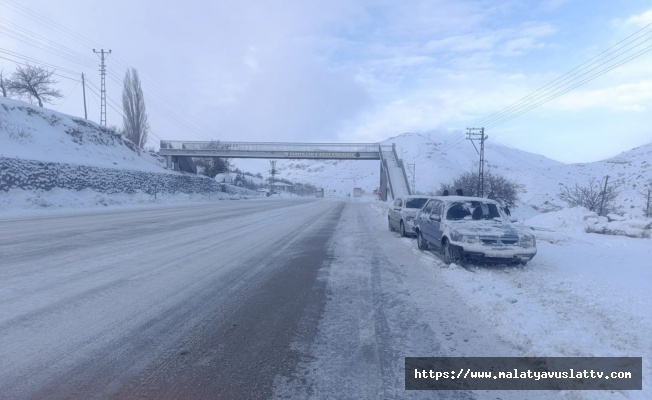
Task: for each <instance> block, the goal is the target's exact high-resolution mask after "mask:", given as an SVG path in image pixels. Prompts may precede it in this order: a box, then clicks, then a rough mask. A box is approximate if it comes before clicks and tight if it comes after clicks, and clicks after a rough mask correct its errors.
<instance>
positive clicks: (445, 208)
mask: <svg viewBox="0 0 652 400" xmlns="http://www.w3.org/2000/svg"><path fill="white" fill-rule="evenodd" d="M414 225H415V232H416V235H417V246H418V247H419V249H421V250H428V249H432V250H437V251H440V252H441V253H442V256H443V258H444V262H445V263H446V264H450V263H453V262H456V263H482V264H521V265H525V264H526V263H527V262H528V261H530V260H531V259H532V258H533V257H534V256H535V255H536V253H537V248H536V240H535V238H534V236H533V235H531V234H529V233H527V232H525V231H523V230H522V229H520V228H518V227H517V226H515V225H513V224H512V223H511V222H510V221H509V219H508V217H507V215H506V214H505V211H504V210H503V209H502V208H501V206H500V204H499V203H498V202H496V201H494V200H490V199H484V198H480V197H468V196H436V197H431V198H430V199H429V200H428V202H427V203H426V204H425V205H424V206H423V208H422V209H421V210H420V211H419V212H418V213H417V215H416V217H415V220H414Z"/></svg>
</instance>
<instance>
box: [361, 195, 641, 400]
mask: <svg viewBox="0 0 652 400" xmlns="http://www.w3.org/2000/svg"><path fill="white" fill-rule="evenodd" d="M373 208H375V209H376V210H377V212H378V213H380V214H381V215H380V218H385V219H386V218H387V214H386V209H387V204H386V203H383V202H378V203H377V204H374V205H373ZM611 219H612V221H609V219H608V218H606V217H604V218H599V217H597V215H596V214H595V213H593V212H590V211H588V210H586V209H583V208H573V209H564V210H560V211H558V212H550V213H545V214H540V215H538V216H535V217H533V218H530V219H528V220H526V221H525V222H524V225H525V226H526V227H528V226H529V227H531V228H532V229H533V230H532V232H533V233H534V234H535V236H536V237H537V247H538V253H537V255H536V256H535V257H534V259H533V260H532V261H530V262H529V263H528V265H527V266H526V267H522V268H521V267H482V266H466V268H462V267H460V266H456V265H454V264H453V265H452V266H451V267H449V268H446V266H445V265H444V264H443V262H442V261H441V260H440V258H439V256H438V255H435V254H433V253H429V252H425V253H421V254H422V256H423V257H426V258H429V259H431V260H432V263H433V270H432V271H433V274H435V275H436V276H437V278H438V279H441V280H443V281H444V282H446V285H447V286H449V287H450V288H452V289H453V290H454V291H455V292H456V293H458V294H459V296H460V297H461V298H462V299H463V301H464V302H465V303H466V304H468V305H469V306H471V308H472V309H473V310H476V311H478V315H482V316H483V318H484V319H485V320H486V322H488V323H489V325H490V326H491V327H492V328H493V330H494V331H495V332H496V333H497V334H498V335H499V336H500V337H502V338H503V339H504V340H505V341H507V342H508V343H511V344H513V345H514V346H516V347H518V348H519V349H520V350H521V351H522V356H539V357H571V356H583V357H611V356H621V357H643V377H644V378H643V391H642V392H634V391H630V392H626V393H624V392H623V393H615V394H614V393H611V392H590V394H588V393H581V394H580V393H578V394H577V398H582V399H583V398H590V399H623V398H628V399H646V398H649V393H651V392H652V361H651V360H652V337H650V332H652V312H651V311H650V304H652V291H651V290H650V289H652V268H650V260H652V241H651V240H650V239H647V238H633V237H627V236H616V235H600V234H595V233H587V232H586V227H587V226H600V224H603V225H609V224H611V226H614V225H615V224H625V225H633V224H637V223H638V224H645V222H641V221H638V222H636V221H627V220H620V221H615V220H614V219H617V218H615V217H613V216H612V218H611ZM397 240H404V241H409V242H411V243H414V241H413V240H412V239H399V238H397ZM414 247H415V248H416V243H414ZM496 356H500V354H496Z"/></svg>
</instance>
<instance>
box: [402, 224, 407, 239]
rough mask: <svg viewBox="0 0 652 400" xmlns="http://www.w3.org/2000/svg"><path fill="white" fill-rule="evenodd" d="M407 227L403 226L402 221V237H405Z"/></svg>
mask: <svg viewBox="0 0 652 400" xmlns="http://www.w3.org/2000/svg"><path fill="white" fill-rule="evenodd" d="M405 236H406V235H405V225H403V221H401V237H405Z"/></svg>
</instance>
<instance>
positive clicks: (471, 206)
mask: <svg viewBox="0 0 652 400" xmlns="http://www.w3.org/2000/svg"><path fill="white" fill-rule="evenodd" d="M465 218H467V219H472V220H475V221H477V220H482V219H493V218H501V215H500V211H498V207H497V206H496V205H495V204H494V203H482V202H479V201H470V202H459V203H453V204H452V205H451V206H450V207H449V208H448V211H447V212H446V219H447V220H453V221H455V220H461V219H465Z"/></svg>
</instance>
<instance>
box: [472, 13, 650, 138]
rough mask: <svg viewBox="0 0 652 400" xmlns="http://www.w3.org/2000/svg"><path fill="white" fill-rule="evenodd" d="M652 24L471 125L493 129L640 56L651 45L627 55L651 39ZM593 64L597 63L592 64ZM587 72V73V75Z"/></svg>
mask: <svg viewBox="0 0 652 400" xmlns="http://www.w3.org/2000/svg"><path fill="white" fill-rule="evenodd" d="M651 27H652V23H650V24H648V25H646V26H644V27H643V28H641V29H639V30H638V31H636V32H634V33H633V34H631V35H629V36H627V37H626V38H625V39H623V40H621V41H620V42H618V43H616V44H614V45H613V46H611V47H609V48H608V49H606V50H604V51H602V52H601V53H599V54H598V55H596V56H594V57H593V58H591V59H589V60H587V61H585V62H584V63H582V64H580V65H578V66H577V67H575V68H573V69H572V70H570V71H568V72H567V73H565V74H563V75H561V76H560V77H558V78H557V79H555V80H553V81H551V82H549V83H548V84H546V85H544V86H542V87H541V88H539V89H537V90H536V91H534V92H533V93H531V94H529V95H527V96H525V97H523V98H521V99H519V100H517V101H516V102H514V103H512V104H510V105H509V106H507V107H505V108H504V109H502V110H501V111H498V112H496V113H493V114H491V115H489V116H488V117H485V118H483V119H481V120H479V121H478V122H476V123H475V124H474V125H478V126H483V125H484V126H485V128H493V127H496V126H498V125H501V124H503V123H505V122H507V121H509V120H511V119H513V118H516V117H518V116H519V115H522V114H524V113H525V112H527V111H530V110H532V109H533V108H536V107H538V106H540V105H542V104H545V103H547V102H549V101H552V100H554V99H556V98H557V97H559V96H561V95H563V94H565V93H567V92H569V91H571V90H573V89H575V88H577V87H578V86H581V85H583V84H585V83H587V82H590V81H591V80H593V79H596V78H597V77H599V76H602V75H604V74H605V73H607V72H609V71H611V70H613V69H615V68H617V67H619V66H621V65H623V64H625V63H627V62H630V61H631V60H633V59H635V58H638V57H640V56H641V55H643V54H645V53H647V52H649V51H650V50H652V46H648V47H644V48H643V49H642V50H639V51H637V52H635V53H634V54H628V53H631V52H632V51H635V50H637V49H638V48H640V47H641V46H643V45H644V44H645V42H648V41H650V40H652V36H649V35H650V33H652V29H650V28H651ZM596 64H597V65H596ZM587 75H589V76H588V77H587Z"/></svg>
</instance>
